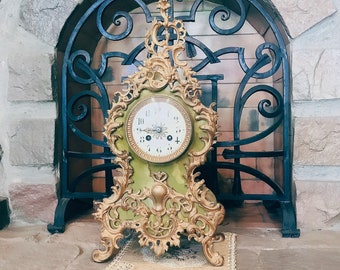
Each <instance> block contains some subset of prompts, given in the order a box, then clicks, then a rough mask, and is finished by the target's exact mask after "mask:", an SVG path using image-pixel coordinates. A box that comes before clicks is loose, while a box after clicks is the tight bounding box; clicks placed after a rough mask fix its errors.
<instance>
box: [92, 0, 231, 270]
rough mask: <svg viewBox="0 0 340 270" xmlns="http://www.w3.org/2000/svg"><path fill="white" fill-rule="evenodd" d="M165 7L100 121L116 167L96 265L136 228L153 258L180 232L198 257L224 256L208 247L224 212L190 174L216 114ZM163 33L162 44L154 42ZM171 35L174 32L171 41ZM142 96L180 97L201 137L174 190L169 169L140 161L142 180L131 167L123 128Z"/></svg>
mask: <svg viewBox="0 0 340 270" xmlns="http://www.w3.org/2000/svg"><path fill="white" fill-rule="evenodd" d="M169 6H170V5H169V3H168V1H166V0H159V2H158V8H159V9H160V13H161V16H162V18H163V20H162V21H159V20H156V19H154V21H153V23H152V28H151V30H150V31H149V32H148V33H147V34H146V37H145V46H146V48H147V50H148V51H149V54H150V55H151V57H150V58H148V59H146V61H145V62H144V66H142V67H139V70H138V71H137V72H136V73H134V74H133V75H131V76H129V77H128V79H127V80H126V81H125V83H126V84H127V85H128V88H127V90H124V91H122V92H117V93H116V95H115V97H114V99H113V102H112V108H111V109H110V111H109V118H108V119H107V122H106V124H105V132H104V135H105V136H106V138H107V141H108V145H109V147H110V149H111V151H112V153H113V154H114V155H115V156H116V157H115V159H114V161H113V162H114V163H116V164H117V165H119V167H120V168H119V169H117V171H118V176H116V177H115V184H114V186H112V191H113V194H112V195H111V196H110V197H109V198H105V199H103V201H102V202H100V203H97V204H96V206H97V210H96V213H95V214H94V216H95V218H96V219H97V220H98V221H100V222H101V224H102V228H101V245H102V246H103V248H101V249H97V250H95V251H94V252H93V255H92V258H93V260H94V261H96V262H102V261H105V260H107V259H108V258H110V257H111V256H112V255H113V254H114V253H115V252H116V251H117V249H119V246H118V244H117V242H118V241H119V240H120V239H122V238H123V237H124V231H125V230H126V229H133V230H135V231H136V232H137V233H138V237H139V244H140V245H141V246H149V247H150V248H151V249H152V250H153V251H154V252H155V254H156V255H162V254H164V253H165V252H166V251H167V250H168V248H169V246H178V247H179V246H180V234H186V235H187V236H188V238H189V239H194V240H196V241H197V242H200V243H201V244H202V248H203V252H204V255H205V257H206V259H207V260H208V261H209V262H210V263H211V264H212V265H216V266H221V265H223V262H224V258H223V256H221V255H220V254H219V253H218V252H215V251H214V250H213V244H214V242H216V241H217V239H220V240H221V239H222V238H223V237H222V236H221V235H220V234H216V229H217V226H218V225H219V224H220V223H221V222H222V221H223V218H224V214H225V211H224V208H223V206H222V205H221V204H219V203H217V201H216V198H215V197H214V195H213V194H212V192H211V191H210V190H209V189H208V188H207V187H206V186H205V184H204V180H200V181H198V180H197V177H198V175H199V173H197V172H196V171H195V170H196V169H197V167H199V166H200V165H202V164H204V162H205V161H206V155H207V153H208V152H209V151H210V150H211V147H212V145H213V143H214V142H215V138H216V133H217V114H216V112H215V111H214V110H213V106H212V105H211V106H210V107H206V106H204V105H203V104H202V103H201V101H200V99H199V97H200V95H201V89H200V86H199V83H198V81H197V79H196V78H194V77H193V75H194V72H193V71H192V69H191V68H190V67H188V65H187V63H186V62H185V61H181V60H180V54H181V53H182V52H183V51H184V49H185V46H184V45H185V35H186V30H185V28H184V24H183V22H182V21H180V20H176V19H174V20H173V21H170V20H169V17H168V16H167V12H166V11H167V9H168V8H169ZM161 30H162V37H163V38H162V39H160V38H159V35H160V31H161ZM171 33H172V34H173V33H175V38H174V39H173V38H172V37H173V35H170V34H171ZM144 91H145V92H144ZM146 92H147V93H148V95H152V94H155V95H156V94H164V93H167V94H168V95H173V96H174V97H176V98H177V99H178V100H180V101H181V102H182V103H183V104H185V105H186V107H187V108H188V110H190V111H191V114H192V115H193V125H194V126H195V128H197V130H199V132H198V133H199V134H201V135H200V136H199V137H197V138H194V139H195V140H199V141H200V144H199V145H200V147H196V148H195V147H194V146H192V147H191V146H189V148H188V152H187V154H185V155H186V156H185V157H184V158H183V161H182V162H183V164H182V166H183V170H184V171H185V173H184V175H182V176H181V177H182V178H183V179H184V181H185V182H184V183H183V184H182V186H181V188H180V190H177V189H176V188H175V187H174V184H173V182H176V181H177V180H178V179H173V175H172V171H171V169H169V168H168V167H169V166H167V168H164V169H162V165H159V164H158V165H157V170H153V169H151V168H152V166H151V165H150V164H149V162H146V161H145V163H139V164H144V169H145V170H149V171H148V177H147V178H146V177H145V175H143V177H144V178H143V180H140V179H139V174H140V173H141V172H140V171H137V170H135V167H134V166H135V165H134V164H135V163H134V162H136V161H134V158H133V156H132V155H131V153H130V149H129V147H128V144H127V143H126V138H125V133H124V128H125V126H124V125H125V119H126V116H127V114H128V111H129V110H130V109H131V106H134V104H136V101H137V100H139V99H140V98H143V97H144V96H143V94H144V93H146ZM192 145H194V143H192ZM139 162H142V161H139ZM173 166H175V165H173ZM176 166H177V165H176ZM139 169H140V168H139ZM169 170H170V173H169ZM138 181H145V185H144V186H143V187H141V186H139V185H138V183H137V182H138ZM143 184H144V183H143Z"/></svg>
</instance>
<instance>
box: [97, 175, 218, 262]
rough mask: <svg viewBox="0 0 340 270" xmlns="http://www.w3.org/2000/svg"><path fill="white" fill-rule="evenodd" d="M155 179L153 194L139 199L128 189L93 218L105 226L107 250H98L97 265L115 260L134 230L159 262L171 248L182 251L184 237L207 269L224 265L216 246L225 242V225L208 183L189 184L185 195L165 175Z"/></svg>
mask: <svg viewBox="0 0 340 270" xmlns="http://www.w3.org/2000/svg"><path fill="white" fill-rule="evenodd" d="M152 178H153V180H154V183H153V185H152V186H151V187H150V188H145V189H144V190H142V191H141V190H140V191H138V192H135V193H134V192H133V191H132V190H131V189H127V190H126V191H125V192H124V193H123V194H121V196H120V197H119V196H117V195H115V194H113V195H112V196H111V197H109V198H106V199H104V200H103V202H102V203H99V204H98V209H97V212H96V213H95V217H96V219H98V220H100V221H102V229H101V244H102V246H103V247H104V249H97V250H95V251H94V252H93V254H92V258H93V260H94V261H96V262H103V261H106V260H108V259H109V258H111V257H112V256H113V255H114V254H115V253H116V252H117V250H118V249H119V246H118V244H117V242H118V241H119V240H120V239H122V238H124V231H125V230H127V229H133V230H135V231H136V232H137V233H138V238H139V244H140V245H141V246H148V247H150V248H151V249H152V250H153V251H154V252H155V254H156V255H158V256H160V255H162V254H164V253H165V252H166V251H167V250H168V248H169V246H178V247H180V235H181V234H182V235H183V234H185V235H187V237H188V239H189V240H191V239H194V240H196V241H197V242H199V243H201V244H202V248H203V253H204V255H205V257H206V259H207V261H208V262H209V263H211V264H212V265H215V266H221V265H223V263H224V258H223V256H221V255H220V254H219V253H218V252H215V251H214V247H213V246H214V243H215V242H218V241H223V239H224V238H223V235H222V234H216V233H215V232H216V228H217V226H218V225H219V224H220V223H221V222H222V221H223V218H224V208H223V206H222V205H221V204H219V203H217V202H216V201H214V200H212V196H213V195H212V194H211V192H210V190H209V189H207V188H206V187H205V185H204V181H200V182H192V183H189V184H188V189H187V192H186V193H185V194H181V193H179V192H177V191H175V190H174V189H173V188H171V187H169V186H168V184H167V179H168V175H167V174H166V173H165V172H156V173H153V174H152ZM118 189H120V187H118Z"/></svg>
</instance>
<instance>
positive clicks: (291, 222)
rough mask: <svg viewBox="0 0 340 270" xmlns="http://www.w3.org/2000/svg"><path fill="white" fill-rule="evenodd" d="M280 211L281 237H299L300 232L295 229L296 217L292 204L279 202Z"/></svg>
mask: <svg viewBox="0 0 340 270" xmlns="http://www.w3.org/2000/svg"><path fill="white" fill-rule="evenodd" d="M280 204H281V209H282V230H281V233H282V237H286V238H288V237H290V238H297V237H300V230H299V229H297V227H296V216H295V211H294V207H293V204H292V202H290V201H288V202H280Z"/></svg>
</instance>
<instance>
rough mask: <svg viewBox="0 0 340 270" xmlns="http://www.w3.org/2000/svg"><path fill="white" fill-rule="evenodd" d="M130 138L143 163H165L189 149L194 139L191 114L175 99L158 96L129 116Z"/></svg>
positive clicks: (137, 106) (143, 101)
mask: <svg viewBox="0 0 340 270" xmlns="http://www.w3.org/2000/svg"><path fill="white" fill-rule="evenodd" d="M126 123H127V126H126V137H127V141H128V143H129V145H130V147H131V149H132V150H133V151H134V152H135V153H136V154H137V155H138V156H139V157H140V158H142V159H144V160H147V161H150V162H154V163H165V162H169V161H172V160H174V159H176V158H177V157H179V156H180V155H181V154H183V152H184V151H185V150H186V149H187V147H188V146H189V144H190V141H191V136H192V123H191V118H190V115H189V113H188V111H187V110H186V109H185V107H184V106H183V105H182V104H181V103H179V102H177V101H176V100H175V99H173V98H171V97H168V96H163V95H158V96H153V97H150V98H147V99H144V100H142V101H140V102H139V103H137V104H136V106H135V107H133V108H132V110H131V111H130V113H129V115H128V116H127V122H126Z"/></svg>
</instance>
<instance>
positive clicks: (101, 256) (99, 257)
mask: <svg viewBox="0 0 340 270" xmlns="http://www.w3.org/2000/svg"><path fill="white" fill-rule="evenodd" d="M101 243H102V245H103V246H104V247H105V249H104V250H101V249H96V250H94V251H93V252H92V259H93V260H94V261H95V262H104V261H107V260H108V259H110V258H111V257H112V256H113V254H114V253H115V251H116V250H117V248H115V247H114V245H113V243H112V239H111V238H110V237H106V238H102V241H101Z"/></svg>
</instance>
